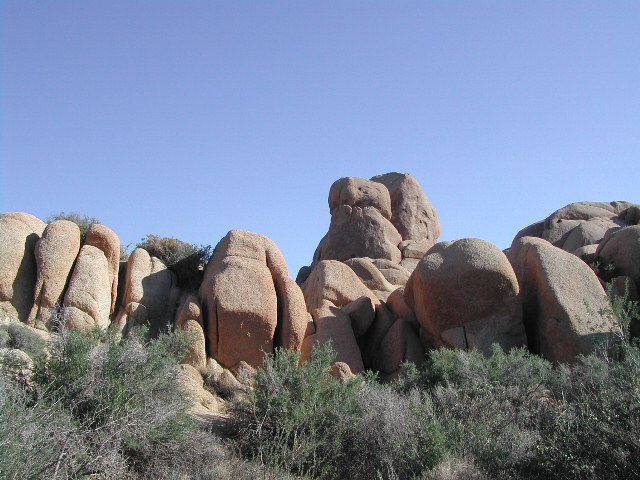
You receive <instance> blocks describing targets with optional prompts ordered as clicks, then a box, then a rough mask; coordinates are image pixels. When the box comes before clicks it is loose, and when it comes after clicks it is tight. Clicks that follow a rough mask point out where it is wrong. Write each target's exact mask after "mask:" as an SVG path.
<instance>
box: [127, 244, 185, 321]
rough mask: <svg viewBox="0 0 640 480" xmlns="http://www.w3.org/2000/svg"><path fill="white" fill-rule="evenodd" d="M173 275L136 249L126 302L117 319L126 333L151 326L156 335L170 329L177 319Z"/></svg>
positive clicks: (129, 264)
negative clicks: (173, 321)
mask: <svg viewBox="0 0 640 480" xmlns="http://www.w3.org/2000/svg"><path fill="white" fill-rule="evenodd" d="M175 285H176V279H175V275H174V274H173V272H171V271H170V270H168V269H167V267H166V266H165V265H164V263H162V261H161V260H160V259H158V258H156V257H152V256H151V255H149V253H148V252H147V251H146V250H145V249H143V248H136V249H135V250H134V251H133V253H132V254H131V256H130V257H129V261H128V262H127V273H126V284H125V288H124V299H123V301H122V304H121V306H120V311H119V312H118V315H117V317H116V320H115V321H116V323H117V324H118V325H119V328H120V329H122V330H124V331H125V332H126V331H128V330H129V329H132V328H135V327H138V326H148V327H149V328H150V329H151V331H152V333H157V332H159V331H161V330H164V329H166V328H167V326H168V325H169V323H170V322H171V321H172V320H173V312H174V311H175V305H174V304H175V302H176V301H177V296H178V291H177V289H176V286H175Z"/></svg>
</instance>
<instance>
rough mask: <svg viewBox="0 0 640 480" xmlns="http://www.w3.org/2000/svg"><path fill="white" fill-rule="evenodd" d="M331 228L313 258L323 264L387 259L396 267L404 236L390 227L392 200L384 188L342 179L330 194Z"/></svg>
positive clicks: (315, 261) (370, 182)
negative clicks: (399, 245)
mask: <svg viewBox="0 0 640 480" xmlns="http://www.w3.org/2000/svg"><path fill="white" fill-rule="evenodd" d="M329 210H330V211H331V225H330V226H329V231H328V232H327V234H326V235H325V237H324V238H323V239H322V240H321V241H320V244H319V245H318V248H317V249H316V251H315V253H314V256H313V264H314V265H315V264H316V263H318V262H319V261H322V260H342V261H344V260H347V259H349V258H355V257H370V258H386V259H388V260H393V261H394V262H396V263H399V262H400V259H401V255H400V250H398V244H399V243H400V242H401V241H402V236H401V235H400V234H399V233H398V231H397V230H396V228H395V227H394V226H393V224H392V223H391V221H390V219H391V215H392V214H391V197H390V195H389V190H388V189H387V188H386V186H385V185H383V184H381V183H378V182H373V181H371V180H366V179H364V178H357V177H345V178H341V179H339V180H337V181H335V182H334V183H333V185H332V186H331V189H330V191H329Z"/></svg>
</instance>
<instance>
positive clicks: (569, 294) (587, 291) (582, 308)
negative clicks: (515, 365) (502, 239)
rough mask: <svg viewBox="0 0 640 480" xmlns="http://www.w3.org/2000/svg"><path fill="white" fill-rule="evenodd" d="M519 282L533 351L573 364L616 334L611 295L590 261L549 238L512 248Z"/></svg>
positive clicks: (524, 241) (525, 241)
mask: <svg viewBox="0 0 640 480" xmlns="http://www.w3.org/2000/svg"><path fill="white" fill-rule="evenodd" d="M509 259H510V261H511V262H512V264H513V267H514V270H515V272H516V275H517V277H518V282H519V284H520V290H521V296H522V301H523V309H524V324H525V327H526V330H527V338H528V342H529V349H530V350H531V351H532V352H533V353H536V354H540V355H542V356H543V357H544V358H546V359H548V360H550V361H553V362H573V361H574V360H575V358H576V356H577V355H587V354H589V353H591V352H593V351H594V349H595V348H596V346H597V345H598V343H599V342H602V341H607V340H608V339H609V338H610V335H611V333H610V332H611V327H612V326H611V320H610V318H609V317H608V316H607V315H605V314H603V313H602V312H605V311H607V310H608V308H609V302H608V300H607V296H606V293H605V291H604V289H603V287H602V285H601V284H600V281H599V280H598V278H597V277H596V275H595V273H594V272H593V270H591V268H589V266H588V265H587V264H585V263H584V262H583V261H581V260H580V259H579V258H578V257H576V256H575V255H572V254H570V253H568V252H565V251H564V250H561V249H560V248H557V247H554V246H553V245H551V244H550V243H549V242H547V241H546V240H542V239H539V238H534V237H523V238H520V239H518V240H516V241H515V242H514V243H513V245H512V246H511V248H510V249H509Z"/></svg>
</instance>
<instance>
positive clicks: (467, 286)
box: [405, 238, 575, 354]
mask: <svg viewBox="0 0 640 480" xmlns="http://www.w3.org/2000/svg"><path fill="white" fill-rule="evenodd" d="M574 258H575V257H574ZM518 294H519V288H518V282H517V279H516V275H515V273H514V272H513V269H512V268H511V265H510V263H509V260H508V259H507V257H506V256H505V255H504V253H503V252H502V251H501V250H500V249H499V248H498V247H496V246H495V245H493V244H491V243H489V242H486V241H484V240H480V239H477V238H466V239H462V240H458V241H456V242H453V243H449V242H442V243H438V244H436V245H435V246H434V247H433V248H431V250H429V252H427V254H426V255H425V257H424V258H423V259H422V260H421V261H420V263H419V264H418V266H417V267H416V269H415V270H414V272H413V273H412V274H411V277H410V278H409V281H408V282H407V285H406V287H405V300H406V303H407V305H408V306H409V307H410V308H411V309H412V310H413V311H414V312H415V314H416V317H417V319H418V321H419V322H420V325H421V327H422V329H423V330H424V337H425V338H427V339H429V346H449V347H455V348H463V349H471V348H475V349H478V350H480V351H481V352H484V353H487V354H488V353H490V352H491V345H492V344H493V343H498V344H499V345H501V346H502V347H503V349H505V350H509V349H511V348H513V347H520V346H524V345H526V334H525V330H524V325H523V323H522V307H521V304H520V299H519V297H518Z"/></svg>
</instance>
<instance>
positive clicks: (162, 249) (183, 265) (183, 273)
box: [136, 234, 212, 290]
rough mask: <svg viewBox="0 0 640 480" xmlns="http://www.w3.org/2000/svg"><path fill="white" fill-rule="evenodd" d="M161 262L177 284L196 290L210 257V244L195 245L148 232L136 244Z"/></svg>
mask: <svg viewBox="0 0 640 480" xmlns="http://www.w3.org/2000/svg"><path fill="white" fill-rule="evenodd" d="M136 247H137V248H144V249H145V250H146V251H147V252H149V255H151V256H154V257H157V258H159V259H160V260H162V262H163V263H164V264H165V265H166V266H167V267H168V268H169V269H170V270H171V271H173V273H175V274H176V278H177V280H178V285H179V286H180V287H182V288H184V289H187V290H197V289H198V287H199V286H200V283H202V277H203V272H204V267H205V266H206V264H207V262H208V261H209V258H211V254H212V248H211V246H210V245H195V244H191V243H187V242H183V241H182V240H179V239H177V238H173V237H162V236H160V235H154V234H149V235H147V236H146V237H145V238H143V239H142V240H141V241H140V243H138V244H137V245H136Z"/></svg>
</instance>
